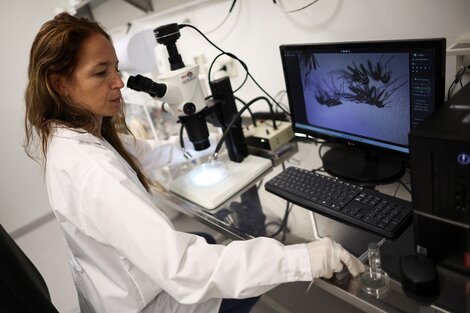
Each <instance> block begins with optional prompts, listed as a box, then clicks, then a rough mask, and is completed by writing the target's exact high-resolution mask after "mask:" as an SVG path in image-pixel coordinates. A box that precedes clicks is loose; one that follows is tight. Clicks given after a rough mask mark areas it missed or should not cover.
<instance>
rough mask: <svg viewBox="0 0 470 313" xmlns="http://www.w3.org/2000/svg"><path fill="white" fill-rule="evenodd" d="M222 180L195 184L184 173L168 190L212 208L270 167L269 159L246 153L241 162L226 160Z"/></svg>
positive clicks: (205, 207) (207, 208) (209, 208)
mask: <svg viewBox="0 0 470 313" xmlns="http://www.w3.org/2000/svg"><path fill="white" fill-rule="evenodd" d="M226 165H227V168H228V171H229V174H228V176H227V177H225V178H224V180H222V181H220V182H218V183H216V184H213V185H209V186H195V185H194V184H193V183H192V182H191V180H190V179H189V177H188V175H187V174H185V175H183V176H181V177H179V178H177V179H176V180H174V181H173V182H172V183H171V184H170V191H171V192H173V193H175V194H177V195H179V196H181V197H183V198H185V199H187V200H189V201H191V202H194V203H196V204H198V205H199V206H201V207H203V208H204V209H206V210H213V209H215V208H217V207H218V206H219V205H221V204H222V203H223V202H224V201H226V200H228V199H229V198H230V197H231V196H233V195H234V194H236V193H237V192H239V191H240V190H241V189H243V188H244V187H245V186H247V185H248V184H249V183H251V182H252V181H254V180H255V179H256V178H257V177H259V176H260V175H261V174H263V173H264V172H266V171H267V170H268V169H270V168H271V167H272V162H271V160H269V159H266V158H262V157H258V156H255V155H248V156H247V157H246V158H245V159H244V160H243V162H241V163H236V162H232V161H226Z"/></svg>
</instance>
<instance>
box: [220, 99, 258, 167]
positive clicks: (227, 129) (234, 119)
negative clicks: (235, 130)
mask: <svg viewBox="0 0 470 313" xmlns="http://www.w3.org/2000/svg"><path fill="white" fill-rule="evenodd" d="M259 100H266V98H265V97H262V96H261V97H256V98H254V99H253V100H251V101H249V102H248V103H247V104H246V105H244V106H243V108H242V109H241V110H240V111H238V112H237V114H236V115H235V116H234V117H233V118H232V120H231V121H230V123H228V125H227V128H226V129H225V131H224V133H223V134H222V137H221V138H220V140H219V142H218V143H217V146H216V147H215V150H214V154H213V155H214V158H216V157H217V154H218V153H219V150H220V148H221V147H222V144H223V143H224V141H225V138H227V135H228V133H229V131H230V130H231V128H232V126H233V124H235V122H236V121H238V119H239V118H240V116H241V115H242V113H243V112H245V110H246V109H247V108H248V107H249V106H250V105H252V104H253V103H255V102H256V101H259Z"/></svg>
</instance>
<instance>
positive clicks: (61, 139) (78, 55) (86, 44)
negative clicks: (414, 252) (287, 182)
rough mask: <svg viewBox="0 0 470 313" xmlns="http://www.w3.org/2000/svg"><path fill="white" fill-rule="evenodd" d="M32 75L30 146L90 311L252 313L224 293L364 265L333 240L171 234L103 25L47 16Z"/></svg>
mask: <svg viewBox="0 0 470 313" xmlns="http://www.w3.org/2000/svg"><path fill="white" fill-rule="evenodd" d="M28 77H29V82H28V86H27V89H26V94H25V100H26V118H25V128H26V142H25V148H26V151H27V153H28V154H29V155H30V156H31V157H33V156H34V152H35V147H39V148H40V152H41V153H40V155H41V158H42V159H43V161H44V166H45V176H46V181H47V190H48V196H49V201H50V204H51V207H52V209H53V211H54V213H55V215H56V217H57V220H58V221H59V223H60V225H61V227H62V229H63V232H64V234H65V238H66V240H67V244H68V248H69V250H70V253H69V261H70V264H71V268H72V273H73V278H74V282H75V285H76V287H77V291H78V295H79V301H80V307H81V310H82V312H204V313H210V312H222V311H224V310H225V312H231V311H230V310H231V308H228V307H229V306H238V305H239V304H241V306H239V307H238V308H236V309H234V310H233V312H235V310H236V311H237V312H248V311H249V309H250V308H251V306H253V304H254V302H255V301H234V300H222V299H243V298H249V297H256V296H259V295H260V294H262V293H264V292H266V291H267V290H269V289H271V288H273V287H275V286H276V285H278V284H280V283H285V282H291V281H310V280H312V279H314V278H317V277H330V276H331V275H332V273H333V272H335V271H339V270H341V268H342V262H343V263H344V264H346V266H347V267H348V269H349V270H350V271H351V273H352V274H353V275H357V274H358V273H359V272H360V271H363V269H364V268H363V265H362V264H361V263H360V262H359V261H358V260H357V259H356V258H355V257H353V256H351V255H350V254H349V253H348V252H346V251H345V250H344V249H343V248H342V247H341V246H340V245H338V244H336V243H334V242H332V241H331V240H329V239H324V240H320V241H316V242H312V243H308V244H297V245H290V246H283V245H282V244H281V243H279V242H277V241H276V240H274V239H270V238H256V239H252V240H248V241H234V242H232V243H230V244H229V245H227V246H223V245H217V244H213V245H211V244H208V243H207V242H206V241H205V240H204V239H203V238H202V237H199V236H197V235H194V234H187V233H182V232H178V231H176V230H174V228H173V226H172V225H171V222H170V221H169V220H168V218H167V217H166V216H165V215H164V214H163V213H162V212H161V211H160V210H159V208H158V207H157V206H156V205H155V203H154V202H153V201H152V199H151V196H150V194H149V182H148V180H147V179H146V177H145V175H144V174H143V173H142V170H141V169H140V167H139V162H138V160H137V157H138V153H137V152H138V151H135V148H136V147H135V145H134V144H132V142H130V144H128V145H127V147H126V146H125V142H124V141H122V139H121V136H120V135H119V133H127V127H126V125H125V123H124V118H123V112H122V106H123V105H122V98H121V93H120V89H121V88H122V87H123V86H124V83H123V82H122V80H121V78H120V75H119V71H118V60H117V57H116V53H115V51H114V48H113V45H112V43H111V40H110V37H109V36H108V34H106V32H105V31H104V30H103V29H102V28H101V27H100V26H99V25H98V24H96V23H94V22H90V21H87V20H85V19H78V18H75V17H72V16H70V15H68V14H66V13H62V14H60V15H58V16H56V17H55V18H54V19H53V20H51V21H48V22H47V23H45V24H44V25H43V26H42V28H41V29H40V31H39V33H38V34H37V36H36V38H35V40H34V42H33V45H32V48H31V54H30V63H29V68H28ZM35 143H38V145H35ZM168 148H169V146H168V145H167V146H162V147H161V148H160V149H162V151H163V150H165V149H168ZM242 306H245V309H244V310H245V311H243V310H242V309H241V307H242ZM219 310H220V311H219Z"/></svg>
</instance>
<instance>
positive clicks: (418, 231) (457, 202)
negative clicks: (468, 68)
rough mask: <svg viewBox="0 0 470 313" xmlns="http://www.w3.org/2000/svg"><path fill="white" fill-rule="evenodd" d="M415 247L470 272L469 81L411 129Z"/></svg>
mask: <svg viewBox="0 0 470 313" xmlns="http://www.w3.org/2000/svg"><path fill="white" fill-rule="evenodd" d="M410 150H411V155H410V163H411V187H412V190H413V215H414V217H413V223H414V232H415V243H416V252H418V253H419V254H422V255H425V256H428V257H430V258H432V259H434V260H435V261H436V262H438V263H439V264H440V265H443V266H446V267H449V268H451V269H453V270H458V271H461V272H463V273H465V274H467V275H468V274H470V231H469V229H470V84H467V85H466V86H465V87H464V88H463V89H462V90H460V91H459V92H458V93H457V94H456V95H455V96H454V97H452V98H451V99H450V100H449V101H448V102H447V103H446V105H445V106H443V107H441V108H440V109H439V110H437V111H436V112H435V113H434V114H432V115H431V116H430V117H429V118H428V119H427V120H426V121H424V122H423V123H422V124H421V125H420V126H419V127H417V128H416V129H413V130H412V132H411V134H410Z"/></svg>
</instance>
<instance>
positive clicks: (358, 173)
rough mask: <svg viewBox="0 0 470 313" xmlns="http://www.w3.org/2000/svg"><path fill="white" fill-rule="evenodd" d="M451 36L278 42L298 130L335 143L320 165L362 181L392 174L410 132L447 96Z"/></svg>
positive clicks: (400, 162) (388, 178)
mask: <svg viewBox="0 0 470 313" xmlns="http://www.w3.org/2000/svg"><path fill="white" fill-rule="evenodd" d="M445 49H446V40H445V39H444V38H438V39H408V40H392V41H366V42H339V43H317V44H292V45H282V46H280V52H281V60H282V66H283V70H284V77H285V83H286V89H287V95H288V100H289V107H290V112H291V119H292V124H293V127H294V131H295V132H296V133H301V134H305V135H309V136H313V137H316V138H323V139H325V140H326V142H327V143H337V144H338V145H336V146H335V147H334V148H332V149H330V150H328V151H327V152H325V154H324V156H323V158H322V159H323V166H324V168H325V170H326V171H327V172H328V173H330V174H331V175H333V176H337V177H341V178H343V179H347V180H351V181H355V182H360V183H378V182H386V181H391V180H394V179H396V178H398V177H400V176H401V175H402V174H403V172H404V167H403V161H407V160H408V156H409V145H408V134H409V131H410V129H412V128H414V127H416V126H417V125H419V124H420V123H421V122H422V121H423V120H424V119H425V118H426V117H427V116H429V115H430V114H431V113H432V112H433V111H434V110H435V109H436V108H437V107H439V106H440V105H441V104H442V103H443V102H444V92H445V91H444V86H445V51H446V50H445Z"/></svg>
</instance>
